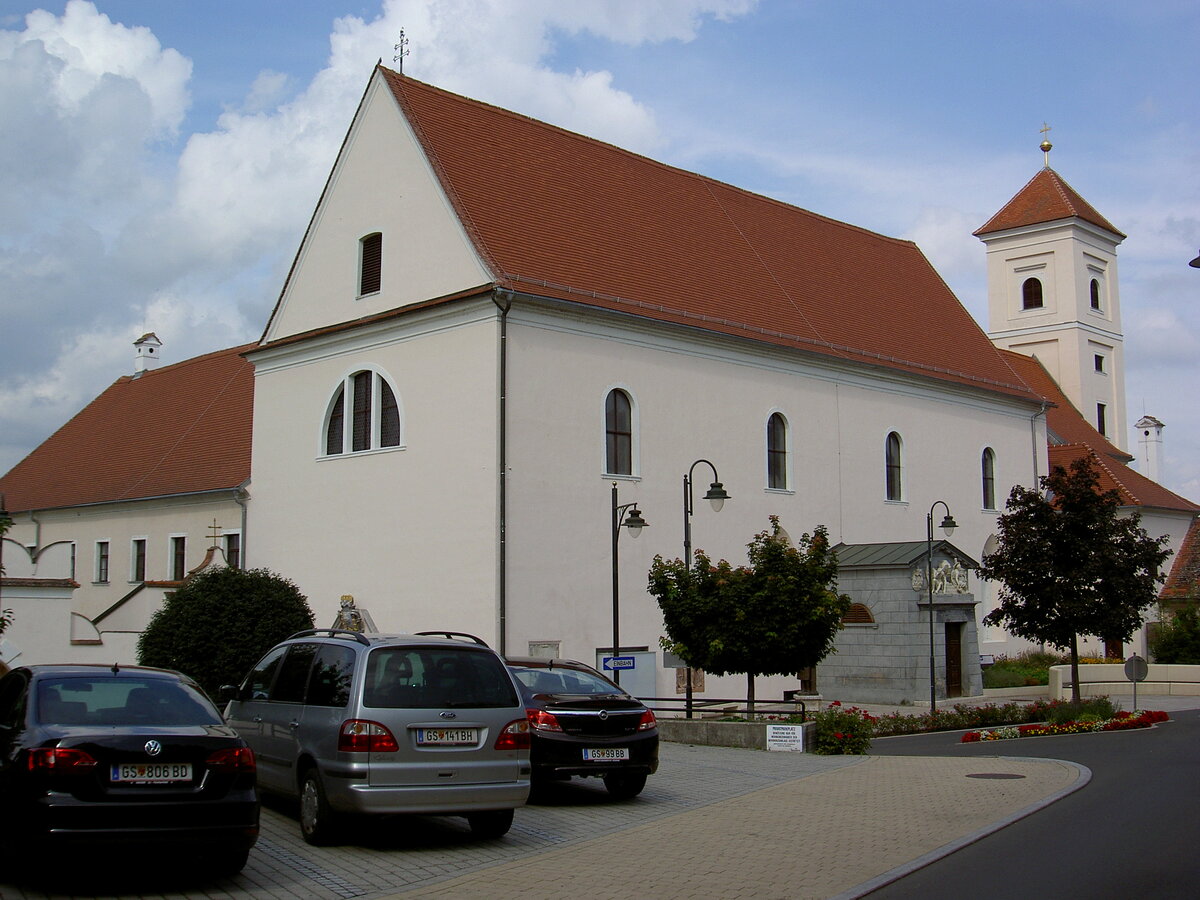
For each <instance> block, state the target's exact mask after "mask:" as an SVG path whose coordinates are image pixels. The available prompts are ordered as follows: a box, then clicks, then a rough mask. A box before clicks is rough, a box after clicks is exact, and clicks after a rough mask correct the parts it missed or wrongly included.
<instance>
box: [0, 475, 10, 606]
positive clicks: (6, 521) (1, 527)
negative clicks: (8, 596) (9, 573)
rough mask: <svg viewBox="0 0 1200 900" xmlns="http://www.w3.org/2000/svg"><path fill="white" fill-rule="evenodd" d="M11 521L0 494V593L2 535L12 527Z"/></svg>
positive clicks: (2, 572) (2, 568)
mask: <svg viewBox="0 0 1200 900" xmlns="http://www.w3.org/2000/svg"><path fill="white" fill-rule="evenodd" d="M12 523H13V520H12V517H10V516H9V514H8V510H7V509H6V508H5V507H4V495H3V494H0V591H2V589H3V587H4V535H6V534H8V529H9V528H10V527H11V526H12Z"/></svg>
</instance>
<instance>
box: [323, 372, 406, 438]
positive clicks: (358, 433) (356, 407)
mask: <svg viewBox="0 0 1200 900" xmlns="http://www.w3.org/2000/svg"><path fill="white" fill-rule="evenodd" d="M347 398H349V399H347ZM347 407H349V410H350V415H349V418H348V419H347V415H346V410H347ZM347 446H348V447H349V448H350V452H351V453H360V452H362V451H363V450H378V449H381V448H383V447H399V446H400V404H399V403H397V402H396V393H395V391H393V390H392V386H391V385H390V384H388V382H387V379H386V378H384V377H383V376H382V375H380V374H379V373H378V372H375V371H372V370H370V369H364V370H362V371H361V372H355V373H354V374H353V375H350V376H348V377H347V378H346V379H345V380H344V381H343V382H342V384H341V385H340V386H339V387H338V389H337V391H336V393H335V394H334V395H333V400H332V402H331V403H330V404H329V412H328V413H327V414H326V417H325V454H326V455H327V456H337V455H338V454H340V453H345V452H346V447H347Z"/></svg>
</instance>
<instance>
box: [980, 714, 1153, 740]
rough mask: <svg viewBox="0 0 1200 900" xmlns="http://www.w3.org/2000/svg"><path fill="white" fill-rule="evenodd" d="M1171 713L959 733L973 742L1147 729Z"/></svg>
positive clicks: (1123, 715)
mask: <svg viewBox="0 0 1200 900" xmlns="http://www.w3.org/2000/svg"><path fill="white" fill-rule="evenodd" d="M1169 718H1170V716H1168V715H1167V714H1166V713H1165V712H1162V711H1161V710H1138V711H1135V712H1131V713H1130V712H1119V713H1117V714H1116V715H1115V716H1113V717H1112V718H1111V719H1098V720H1096V721H1080V722H1062V723H1058V724H1055V723H1053V722H1034V723H1030V724H1027V725H1009V726H1005V727H1003V728H992V729H988V730H981V731H968V732H967V733H966V734H964V735H963V736H962V743H964V744H972V743H976V742H978V741H1004V740H1011V739H1013V738H1022V737H1045V736H1046V735H1051V734H1083V733H1084V732H1092V731H1125V730H1128V729H1130V728H1149V727H1150V726H1151V725H1153V724H1155V723H1156V722H1166V721H1167V720H1168V719H1169Z"/></svg>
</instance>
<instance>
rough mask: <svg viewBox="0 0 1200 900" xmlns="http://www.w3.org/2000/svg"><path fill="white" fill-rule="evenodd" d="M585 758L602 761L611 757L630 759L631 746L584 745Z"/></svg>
mask: <svg viewBox="0 0 1200 900" xmlns="http://www.w3.org/2000/svg"><path fill="white" fill-rule="evenodd" d="M583 758H584V759H585V760H587V761H588V762H602V761H606V760H610V759H629V748H628V747H584V749H583Z"/></svg>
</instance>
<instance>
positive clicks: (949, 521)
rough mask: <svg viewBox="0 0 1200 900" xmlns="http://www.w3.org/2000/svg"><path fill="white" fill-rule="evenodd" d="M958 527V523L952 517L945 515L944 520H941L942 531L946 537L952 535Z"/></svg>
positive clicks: (948, 514)
mask: <svg viewBox="0 0 1200 900" xmlns="http://www.w3.org/2000/svg"><path fill="white" fill-rule="evenodd" d="M957 527H958V523H957V522H955V521H954V516H952V515H950V513H948V512H947V513H946V518H944V519H942V531H944V532H945V533H946V537H950V535H952V534H954V529H955V528H957Z"/></svg>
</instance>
